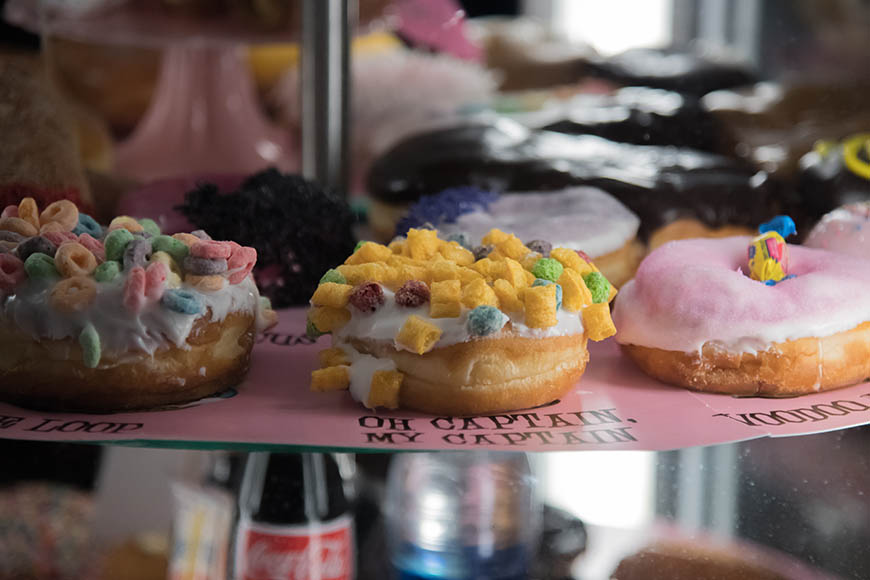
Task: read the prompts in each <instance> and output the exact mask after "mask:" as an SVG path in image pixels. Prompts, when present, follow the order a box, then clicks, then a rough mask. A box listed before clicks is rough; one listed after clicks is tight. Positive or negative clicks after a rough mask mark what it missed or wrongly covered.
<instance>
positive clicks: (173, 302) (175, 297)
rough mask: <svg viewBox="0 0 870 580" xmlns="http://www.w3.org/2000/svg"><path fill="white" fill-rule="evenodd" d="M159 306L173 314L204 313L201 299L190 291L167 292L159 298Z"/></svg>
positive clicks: (175, 290)
mask: <svg viewBox="0 0 870 580" xmlns="http://www.w3.org/2000/svg"><path fill="white" fill-rule="evenodd" d="M160 304H162V305H163V306H164V307H165V308H168V309H169V310H172V311H173V312H179V313H181V314H191V315H192V314H202V313H203V312H205V306H204V305H203V302H202V298H201V297H200V296H199V294H197V293H196V292H192V291H190V290H181V289H173V290H167V291H166V292H164V293H163V296H161V297H160Z"/></svg>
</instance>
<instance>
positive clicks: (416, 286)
mask: <svg viewBox="0 0 870 580" xmlns="http://www.w3.org/2000/svg"><path fill="white" fill-rule="evenodd" d="M430 296H431V294H430V292H429V287H428V286H426V283H425V282H422V281H420V280H408V281H407V282H405V283H404V284H402V287H401V288H399V289H398V290H396V304H398V305H399V306H404V307H406V308H416V307H418V306H422V305H423V304H426V303H427V302H429V298H430Z"/></svg>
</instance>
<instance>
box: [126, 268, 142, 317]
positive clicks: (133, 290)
mask: <svg viewBox="0 0 870 580" xmlns="http://www.w3.org/2000/svg"><path fill="white" fill-rule="evenodd" d="M122 302H123V303H124V307H125V308H126V309H127V310H129V311H131V312H134V313H139V312H140V311H141V310H142V308H144V307H145V268H143V267H141V266H135V267H133V269H131V270H130V275H129V276H127V280H126V282H124V296H123V298H122Z"/></svg>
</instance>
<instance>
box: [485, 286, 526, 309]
mask: <svg viewBox="0 0 870 580" xmlns="http://www.w3.org/2000/svg"><path fill="white" fill-rule="evenodd" d="M492 290H493V292H495V295H496V296H497V297H498V303H499V305H500V307H501V309H502V310H504V311H505V312H522V311H523V303H522V301H521V300H520V299H519V296H518V295H517V289H516V288H514V287H513V286H511V285H510V282H508V281H507V280H504V279H498V280H496V281H495V282H493V284H492Z"/></svg>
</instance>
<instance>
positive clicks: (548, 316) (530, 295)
mask: <svg viewBox="0 0 870 580" xmlns="http://www.w3.org/2000/svg"><path fill="white" fill-rule="evenodd" d="M522 292H523V304H524V305H525V308H526V326H528V327H529V328H549V327H551V326H554V325H555V324H556V285H555V284H550V285H548V286H532V287H530V288H524V289H523V291H522Z"/></svg>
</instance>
